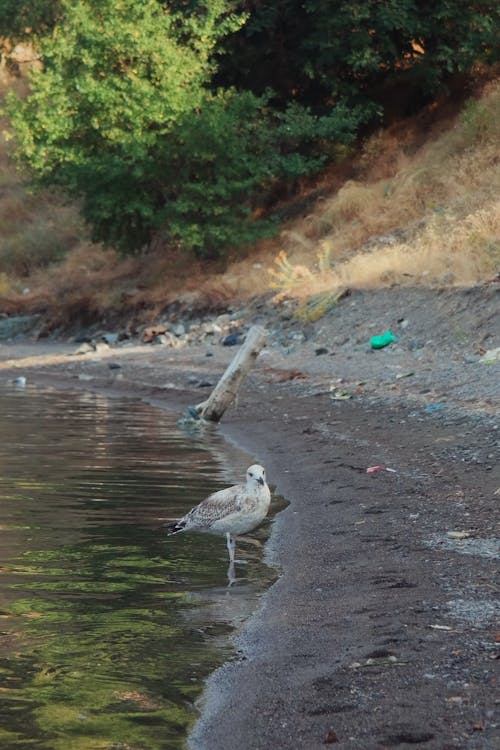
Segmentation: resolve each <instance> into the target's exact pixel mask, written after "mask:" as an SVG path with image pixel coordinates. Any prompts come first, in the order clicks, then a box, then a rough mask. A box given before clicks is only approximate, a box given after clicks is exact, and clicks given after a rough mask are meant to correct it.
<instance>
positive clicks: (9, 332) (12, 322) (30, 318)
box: [0, 315, 40, 341]
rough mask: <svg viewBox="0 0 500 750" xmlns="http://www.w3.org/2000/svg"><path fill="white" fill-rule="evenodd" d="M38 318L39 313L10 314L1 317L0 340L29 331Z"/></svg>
mask: <svg viewBox="0 0 500 750" xmlns="http://www.w3.org/2000/svg"><path fill="white" fill-rule="evenodd" d="M39 320H40V315H11V316H9V317H7V318H3V319H2V320H0V341H7V340H8V339H12V338H14V337H15V336H21V335H23V334H27V333H30V332H31V331H32V330H33V329H34V327H35V326H36V324H37V323H38V321H39Z"/></svg>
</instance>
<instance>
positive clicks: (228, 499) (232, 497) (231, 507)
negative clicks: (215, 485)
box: [186, 484, 245, 526]
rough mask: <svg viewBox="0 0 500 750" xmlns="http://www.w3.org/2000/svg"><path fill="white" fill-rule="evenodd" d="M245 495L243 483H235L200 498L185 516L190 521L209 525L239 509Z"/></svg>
mask: <svg viewBox="0 0 500 750" xmlns="http://www.w3.org/2000/svg"><path fill="white" fill-rule="evenodd" d="M244 496H245V485H242V484H237V485H235V486H234V487H228V488H227V489H225V490H219V491H218V492H214V493H213V495H209V496H208V497H206V498H205V500H202V501H201V503H200V504H199V505H197V506H196V508H193V510H192V511H190V512H189V513H188V515H187V516H186V520H188V519H189V521H191V522H192V523H200V524H202V525H204V526H210V524H212V523H214V521H218V520H219V519H221V518H225V516H228V515H229V514H230V513H234V512H236V511H238V510H240V508H241V506H242V503H243V500H244Z"/></svg>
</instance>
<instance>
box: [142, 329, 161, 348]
mask: <svg viewBox="0 0 500 750" xmlns="http://www.w3.org/2000/svg"><path fill="white" fill-rule="evenodd" d="M166 332H167V329H166V327H165V326H162V325H158V326H150V327H148V328H145V329H144V330H143V332H142V337H141V338H142V341H143V343H144V344H151V343H152V342H153V341H154V340H155V338H156V337H157V336H161V335H162V334H164V333H166Z"/></svg>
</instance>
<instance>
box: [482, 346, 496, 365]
mask: <svg viewBox="0 0 500 750" xmlns="http://www.w3.org/2000/svg"><path fill="white" fill-rule="evenodd" d="M479 361H480V362H481V364H483V365H492V364H493V363H494V362H500V346H497V348H496V349H488V351H487V352H486V353H485V354H484V355H483V356H482V357H481V359H480V360H479Z"/></svg>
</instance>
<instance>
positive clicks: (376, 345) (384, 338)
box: [370, 331, 398, 349]
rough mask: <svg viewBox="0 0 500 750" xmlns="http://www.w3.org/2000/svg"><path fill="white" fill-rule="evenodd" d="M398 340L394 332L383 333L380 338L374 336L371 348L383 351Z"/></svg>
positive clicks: (371, 340)
mask: <svg viewBox="0 0 500 750" xmlns="http://www.w3.org/2000/svg"><path fill="white" fill-rule="evenodd" d="M397 340H398V339H397V337H396V336H395V335H394V334H393V332H392V331H386V332H385V333H381V334H380V336H372V338H371V339H370V346H371V348H372V349H383V348H384V346H387V345H388V344H392V342H393V341H397Z"/></svg>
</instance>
